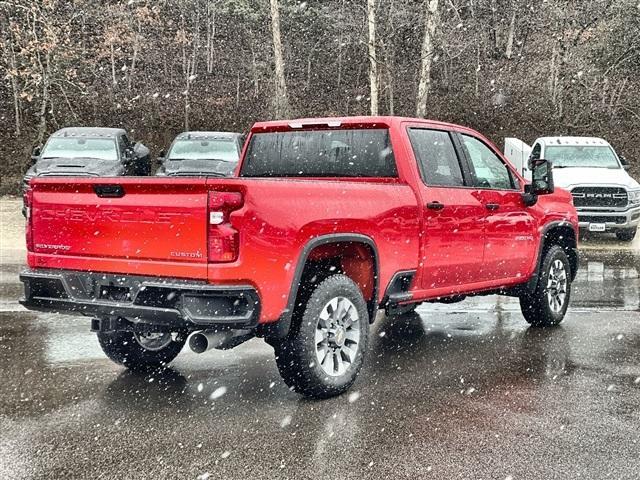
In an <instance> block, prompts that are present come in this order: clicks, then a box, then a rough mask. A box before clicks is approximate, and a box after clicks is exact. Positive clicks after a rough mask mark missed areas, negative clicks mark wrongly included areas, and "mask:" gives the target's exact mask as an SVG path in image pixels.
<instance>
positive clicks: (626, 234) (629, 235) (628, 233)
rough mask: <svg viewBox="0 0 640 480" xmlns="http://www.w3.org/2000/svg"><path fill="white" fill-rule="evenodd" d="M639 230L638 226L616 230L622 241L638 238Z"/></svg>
mask: <svg viewBox="0 0 640 480" xmlns="http://www.w3.org/2000/svg"><path fill="white" fill-rule="evenodd" d="M637 231H638V230H637V229H636V228H630V229H628V230H618V231H617V232H616V237H617V238H618V240H620V241H622V242H632V241H633V239H634V238H636V232H637Z"/></svg>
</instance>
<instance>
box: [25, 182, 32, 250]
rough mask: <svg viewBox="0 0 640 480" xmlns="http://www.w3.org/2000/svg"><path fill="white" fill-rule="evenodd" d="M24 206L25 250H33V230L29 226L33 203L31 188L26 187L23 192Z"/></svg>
mask: <svg viewBox="0 0 640 480" xmlns="http://www.w3.org/2000/svg"><path fill="white" fill-rule="evenodd" d="M23 198H24V207H25V216H26V217H27V224H26V226H25V236H26V240H27V250H28V251H29V252H32V251H33V232H32V228H31V223H32V220H31V205H32V203H33V190H31V188H27V190H26V191H25V192H24V197H23Z"/></svg>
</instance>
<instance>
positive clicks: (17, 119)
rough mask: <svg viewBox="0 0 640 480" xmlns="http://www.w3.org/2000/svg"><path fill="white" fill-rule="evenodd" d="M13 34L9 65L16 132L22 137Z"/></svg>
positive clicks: (10, 39)
mask: <svg viewBox="0 0 640 480" xmlns="http://www.w3.org/2000/svg"><path fill="white" fill-rule="evenodd" d="M11 35H12V33H11V32H10V33H9V51H8V57H9V65H10V66H11V74H10V75H9V77H10V78H11V91H12V93H13V109H14V115H15V132H16V135H20V124H21V123H22V122H21V108H20V89H19V88H18V81H17V80H16V74H17V68H16V52H15V50H14V48H13V39H12V38H11Z"/></svg>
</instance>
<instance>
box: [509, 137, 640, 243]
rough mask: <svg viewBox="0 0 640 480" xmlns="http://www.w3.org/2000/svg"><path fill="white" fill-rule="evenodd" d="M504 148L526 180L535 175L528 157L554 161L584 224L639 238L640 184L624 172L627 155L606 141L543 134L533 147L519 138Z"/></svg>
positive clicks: (558, 180) (593, 229) (557, 177)
mask: <svg viewBox="0 0 640 480" xmlns="http://www.w3.org/2000/svg"><path fill="white" fill-rule="evenodd" d="M504 153H505V155H506V157H507V158H508V159H509V160H510V161H511V162H512V163H513V164H514V165H515V167H516V168H517V169H518V170H519V171H520V172H521V173H522V175H523V176H524V177H525V178H527V179H531V173H530V171H529V169H528V164H529V159H530V158H531V159H539V158H544V159H545V160H550V161H551V162H552V164H553V170H554V172H553V175H554V181H555V184H556V186H557V187H562V188H564V189H566V190H569V191H570V192H571V194H572V195H573V203H574V204H575V206H576V210H577V211H578V218H579V221H580V228H581V229H584V230H587V231H589V232H614V233H615V234H616V236H617V237H618V239H620V240H622V241H627V242H630V241H632V240H633V238H634V237H635V235H636V231H637V229H638V224H640V184H639V183H638V182H636V181H635V180H634V179H633V178H631V176H630V175H629V174H628V173H627V172H626V169H627V168H628V164H627V162H626V160H625V159H624V157H622V156H620V155H618V154H617V153H616V152H615V150H614V149H613V147H612V146H611V145H609V143H608V142H607V141H605V140H603V139H601V138H593V137H542V138H538V139H537V140H536V141H535V142H534V143H533V147H530V146H529V145H527V144H526V143H524V142H523V141H522V140H519V139H517V138H506V139H505V148H504Z"/></svg>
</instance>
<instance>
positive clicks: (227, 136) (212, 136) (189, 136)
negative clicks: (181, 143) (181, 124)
mask: <svg viewBox="0 0 640 480" xmlns="http://www.w3.org/2000/svg"><path fill="white" fill-rule="evenodd" d="M241 135H242V134H241V133H236V132H203V131H192V132H182V133H179V134H178V135H177V136H176V140H234V139H236V138H238V137H240V136H241Z"/></svg>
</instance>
